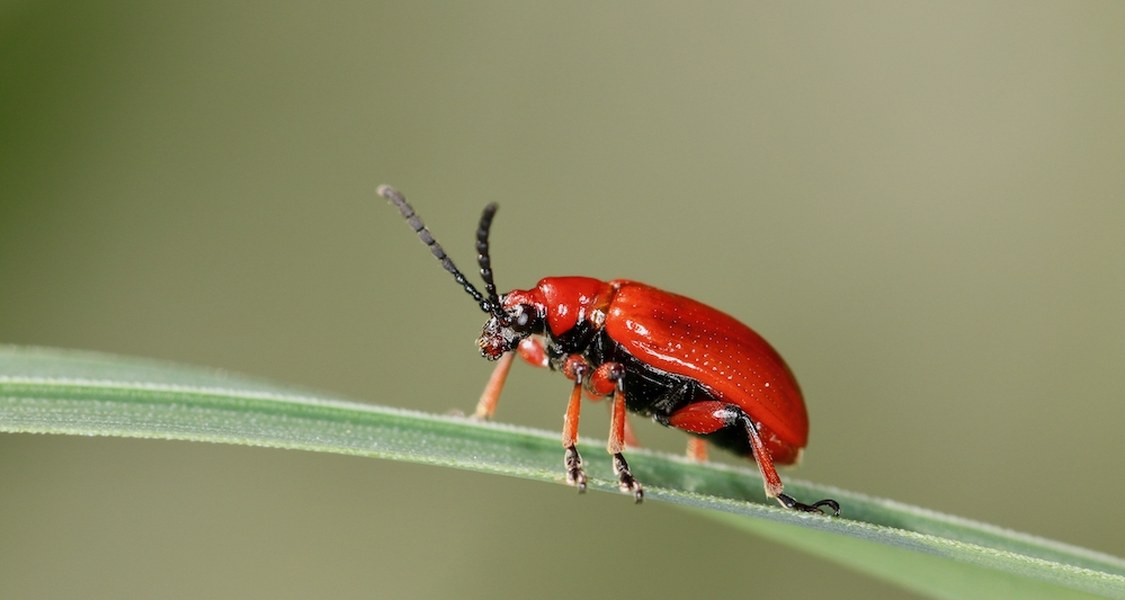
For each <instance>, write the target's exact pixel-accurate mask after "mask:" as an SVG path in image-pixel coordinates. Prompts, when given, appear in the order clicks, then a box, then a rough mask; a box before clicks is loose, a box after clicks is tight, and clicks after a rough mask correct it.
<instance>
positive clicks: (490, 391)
mask: <svg viewBox="0 0 1125 600" xmlns="http://www.w3.org/2000/svg"><path fill="white" fill-rule="evenodd" d="M517 355H518V356H519V357H520V358H522V359H523V360H524V362H526V363H528V364H530V365H532V366H536V367H546V366H547V351H546V350H544V348H543V343H542V342H541V341H539V340H538V339H535V338H524V339H522V340H520V345H519V346H517V347H516V351H515V352H505V353H504V355H503V356H501V357H500V360H498V361H497V362H496V368H495V369H493V370H492V375H491V376H489V378H488V383H487V384H485V386H484V391H483V392H481V395H480V400H478V401H477V408H476V410H474V411H473V418H474V419H478V420H481V421H487V420H489V419H491V418H492V415H493V414H495V413H496V403H497V402H499V401H500V392H502V391H503V390H504V383H505V382H506V381H507V380H508V372H509V371H511V370H512V363H513V362H514V361H515V359H516V356H517Z"/></svg>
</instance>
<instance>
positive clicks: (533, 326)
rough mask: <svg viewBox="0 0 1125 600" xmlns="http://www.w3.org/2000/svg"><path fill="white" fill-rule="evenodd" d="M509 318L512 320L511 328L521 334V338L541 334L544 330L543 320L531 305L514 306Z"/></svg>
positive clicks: (509, 312) (510, 310)
mask: <svg viewBox="0 0 1125 600" xmlns="http://www.w3.org/2000/svg"><path fill="white" fill-rule="evenodd" d="M508 316H509V318H510V319H511V324H510V326H511V328H512V329H514V330H515V331H516V332H517V333H519V334H520V337H521V338H523V337H527V336H528V335H531V334H533V333H540V330H541V329H542V328H543V319H542V318H541V317H540V316H539V312H538V311H537V310H536V309H535V307H534V306H532V305H530V304H517V305H515V306H513V307H512V308H511V309H509V311H508Z"/></svg>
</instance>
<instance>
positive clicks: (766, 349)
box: [377, 185, 840, 516]
mask: <svg viewBox="0 0 1125 600" xmlns="http://www.w3.org/2000/svg"><path fill="white" fill-rule="evenodd" d="M377 193H378V195H379V196H382V197H383V198H385V199H387V200H388V201H389V202H390V203H392V204H394V205H395V206H396V207H397V208H398V209H399V211H400V212H401V213H402V216H403V218H404V219H406V221H407V222H408V223H409V224H410V227H411V228H412V229H414V232H415V233H416V234H418V237H419V238H420V239H421V240H422V242H424V243H425V244H426V246H427V247H429V249H430V252H431V253H432V254H433V255H434V256H435V257H436V258H437V259H438V261H440V262H441V265H442V266H443V267H444V268H445V270H446V271H449V272H450V273H451V274H452V275H453V278H454V280H455V281H456V282H457V283H458V284H460V285H461V286H462V287H463V288H464V290H465V292H467V293H468V294H469V295H470V296H472V298H473V300H475V301H476V302H477V304H478V305H479V306H480V309H481V310H482V311H484V312H485V313H487V314H488V316H489V318H488V321H487V322H485V324H484V328H483V329H482V331H481V335H480V337H479V338H478V340H477V345H478V346H479V347H480V353H481V356H483V357H484V358H486V359H488V360H490V361H498V362H497V365H496V367H495V369H494V370H493V373H492V375H491V377H490V378H489V381H488V384H487V385H486V386H485V390H484V393H483V394H482V395H481V398H480V401H479V402H478V404H477V408H476V411H475V413H474V416H475V417H477V418H481V419H487V418H490V417H491V416H492V415H493V413H494V412H495V410H496V404H497V402H498V400H499V397H500V392H501V390H502V389H503V386H504V382H505V380H506V379H507V376H508V372H509V370H510V369H511V366H512V363H513V361H514V358H515V357H516V356H517V355H518V356H520V357H521V358H522V359H524V360H525V361H526V362H528V363H531V364H532V365H535V366H538V367H547V368H550V369H552V370H555V371H560V372H562V373H563V375H565V376H566V377H567V378H568V379H570V380H571V381H572V382H573V387H572V389H571V393H570V400H569V402H568V404H567V409H566V413H565V416H564V420H563V434H562V445H563V464H564V467H565V469H566V480H567V483H569V484H571V485H573V486H575V487H577V488H578V490H579V491H580V492H582V491H585V489H586V473H585V470H584V469H583V465H582V458H581V456H580V455H579V453H578V449H577V447H576V444H577V440H578V420H579V414H580V404H581V399H582V396H583V393H585V394H586V395H589V396H592V397H595V398H602V397H604V398H611V401H610V409H611V410H610V434H609V441H608V443H607V445H606V449H607V451H608V452H609V454H610V455H611V457H612V464H613V472H614V474H615V475H616V477H617V481H618V487H619V488H620V490H621V491H622V492H624V493H627V494H630V495H632V496H633V498H634V500H635V501H636V502H638V503H639V502H641V501H642V500H643V498H644V488H643V486H642V485H641V483H640V482H639V481H637V479H636V478H635V477H634V476H633V474H632V472H631V471H630V469H629V463H628V462H627V461H626V460H625V456H624V454H623V451H624V448H625V445H626V439H627V438H628V437H629V434H628V432H627V429H626V424H625V414H626V411H630V412H634V413H639V414H641V415H645V416H649V417H651V418H652V419H653V420H655V421H656V422H658V423H660V424H662V425H665V426H668V427H674V428H677V429H681V430H683V431H686V432H688V433H690V434H692V435H694V436H697V438H702V439H705V440H707V441H709V442H711V443H713V444H714V445H716V446H718V447H721V448H724V449H727V450H730V451H732V452H734V453H736V454H739V455H742V456H746V457H749V458H751V459H753V460H755V461H756V462H757V464H758V469H759V470H760V471H761V474H762V480H763V483H764V486H765V492H766V496H767V497H768V498H773V499H776V500H777V501H778V502H779V503H780V504H781V506H783V507H785V508H788V509H793V510H798V511H805V512H816V513H823V512H824V510H822V509H828V511H830V513H831V514H832V515H833V516H837V515H839V514H840V504H839V503H838V502H836V501H835V500H833V499H830V498H827V499H824V500H819V501H817V502H814V503H812V504H804V503H802V502H799V501H797V500H796V499H795V498H793V497H792V496H790V495H788V494H786V493H785V492H784V491H782V490H783V488H782V482H781V478H780V477H779V476H778V474H777V470H776V469H775V468H774V465H775V464H778V465H787V464H793V463H795V462H797V460H798V458H799V456H800V453H801V450H802V449H803V448H804V447H805V445H806V443H807V441H808V429H809V422H808V415H807V413H806V410H805V403H804V399H803V397H802V395H801V389H800V387H799V386H798V385H797V380H796V378H795V377H794V376H793V372H792V371H791V370H790V369H789V367H788V365H786V363H785V361H784V360H783V359H782V358H781V355H780V354H778V353H777V351H776V350H774V349H773V347H772V346H770V345H769V343H768V342H766V340H765V339H763V338H762V337H761V336H760V335H758V334H757V333H755V332H754V331H753V330H752V329H750V328H749V327H747V326H746V325H743V324H742V323H741V322H739V321H738V320H736V319H735V318H734V317H731V316H730V315H728V314H726V313H724V312H722V311H719V310H717V309H714V308H711V307H710V306H707V305H705V304H703V303H701V302H698V301H696V300H692V299H691V298H688V297H685V296H681V295H678V294H673V293H671V292H666V291H664V290H661V289H658V288H655V287H652V286H650V285H646V284H643V283H640V282H637V281H631V280H627V279H615V280H611V281H601V280H599V279H594V278H591V277H576V276H572V277H546V278H543V279H541V280H540V281H539V282H538V283H537V284H536V285H535V287H533V288H531V289H527V290H519V289H516V290H512V291H510V292H508V293H506V294H504V295H502V296H501V295H499V294H498V293H497V290H496V284H495V282H494V280H493V273H492V260H491V257H490V255H489V231H490V230H491V228H492V220H493V217H494V216H495V215H496V211H497V208H498V206H497V205H496V204H495V203H491V204H488V205H487V206H485V208H484V211H483V212H482V213H481V217H480V222H479V224H478V227H477V232H476V238H477V240H476V248H477V264H478V266H479V267H480V275H481V279H483V280H484V290H485V291H484V293H481V292H480V291H479V290H477V288H476V287H475V286H474V285H473V284H472V283H470V282H469V281H468V279H466V277H465V275H464V274H463V273H462V272H461V271H460V270H459V269H458V268H457V266H456V265H455V264H454V263H453V261H452V259H450V258H449V256H448V255H446V253H445V250H443V249H442V247H441V245H440V244H438V242H437V240H435V239H434V236H433V235H432V234H431V233H430V231H429V229H427V228H426V225H425V224H424V223H423V222H422V219H421V218H420V217H419V216H418V215H417V213H415V212H414V208H413V207H412V206H411V205H410V204H408V203H407V201H406V198H405V197H404V196H403V195H402V194H401V193H400V192H398V191H397V190H396V189H394V188H393V187H391V186H388V185H381V186H379V187H378V189H377ZM704 448H705V447H704V446H703V445H702V444H700V443H694V444H690V445H689V454H692V455H693V456H695V457H697V458H702V457H703V456H704V452H705V450H704Z"/></svg>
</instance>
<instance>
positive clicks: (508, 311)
mask: <svg viewBox="0 0 1125 600" xmlns="http://www.w3.org/2000/svg"><path fill="white" fill-rule="evenodd" d="M537 296H538V292H537V290H513V291H511V292H508V293H507V294H504V297H503V298H502V299H501V301H500V310H499V311H498V312H499V314H493V315H492V317H491V318H489V319H488V321H487V322H485V324H484V328H483V329H481V332H480V337H479V338H477V345H478V346H480V355H481V356H483V357H485V358H487V359H488V360H496V359H498V358H500V357H501V356H503V354H504V353H505V352H509V351H512V350H515V349H516V346H519V343H520V341H521V340H523V339H524V338H527V337H528V336H531V335H534V334H542V333H543V331H544V325H543V324H544V312H545V310H544V304H543V301H542V299H541V298H537Z"/></svg>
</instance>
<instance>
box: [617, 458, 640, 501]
mask: <svg viewBox="0 0 1125 600" xmlns="http://www.w3.org/2000/svg"><path fill="white" fill-rule="evenodd" d="M613 472H614V474H615V475H617V487H618V488H619V489H620V490H621V491H622V492H624V493H626V494H632V495H633V501H634V502H636V503H637V504H640V503H641V502H644V499H645V489H644V487H643V486H642V485H641V482H639V481H637V478H636V477H633V473H632V472H631V471H630V470H629V463H628V462H627V461H626V460H625V457H624V456H623V455H622V454H621V453H620V452H617V453H615V454H614V455H613Z"/></svg>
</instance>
